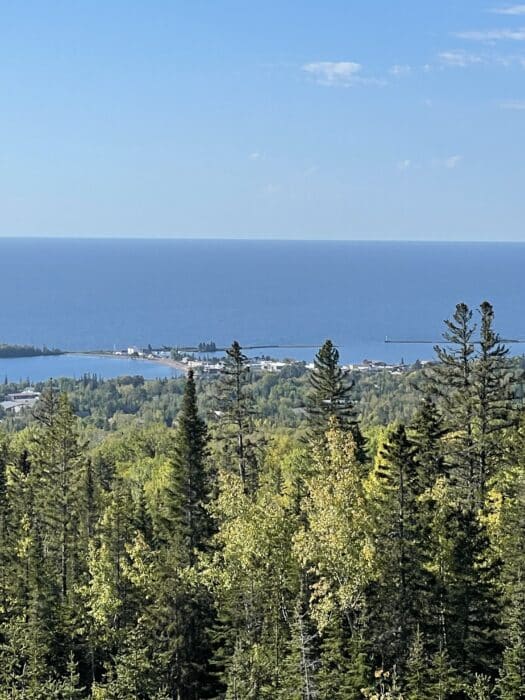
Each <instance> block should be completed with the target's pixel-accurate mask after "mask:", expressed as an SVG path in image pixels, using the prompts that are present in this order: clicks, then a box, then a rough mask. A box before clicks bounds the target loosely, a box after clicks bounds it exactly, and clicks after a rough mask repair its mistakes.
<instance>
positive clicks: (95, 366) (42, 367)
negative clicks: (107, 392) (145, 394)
mask: <svg viewBox="0 0 525 700" xmlns="http://www.w3.org/2000/svg"><path fill="white" fill-rule="evenodd" d="M84 374H95V375H96V376H98V377H103V378H104V379H110V378H112V377H121V376H124V375H128V376H134V375H142V376H143V377H144V378H145V379H160V378H162V377H179V376H181V375H182V372H179V371H177V370H176V369H172V368H171V367H167V366H166V365H162V364H159V363H158V362H148V361H147V360H133V359H127V358H111V357H96V356H93V355H52V356H48V357H17V358H11V359H0V380H4V378H5V377H7V379H8V381H10V382H26V380H27V381H28V383H29V382H45V381H47V380H48V379H52V378H55V379H56V378H59V377H73V378H76V379H80V378H81V377H82V376H83V375H84Z"/></svg>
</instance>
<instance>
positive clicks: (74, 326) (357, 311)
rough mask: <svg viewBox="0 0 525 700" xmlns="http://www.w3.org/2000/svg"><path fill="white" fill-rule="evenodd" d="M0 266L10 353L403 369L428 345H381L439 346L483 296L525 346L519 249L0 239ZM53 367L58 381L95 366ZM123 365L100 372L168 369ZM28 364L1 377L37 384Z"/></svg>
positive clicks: (61, 362) (522, 247)
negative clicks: (17, 349) (458, 307)
mask: <svg viewBox="0 0 525 700" xmlns="http://www.w3.org/2000/svg"><path fill="white" fill-rule="evenodd" d="M0 260H1V275H0V294H1V300H2V311H1V314H0V342H6V343H29V344H34V345H42V344H46V345H48V346H50V347H59V348H62V349H70V350H85V349H101V348H104V349H111V348H113V347H127V346H128V345H139V346H141V345H147V344H148V343H151V344H152V345H154V346H155V345H162V344H167V345H185V344H195V343H199V342H200V341H205V340H214V341H215V342H216V343H217V344H218V345H229V344H230V343H231V341H232V340H233V339H237V340H239V342H240V343H241V344H244V345H271V344H281V345H286V344H306V345H315V346H318V345H320V344H321V343H322V342H323V340H324V339H326V338H332V339H333V340H334V342H336V343H337V344H338V345H339V346H340V352H341V358H342V360H343V361H345V362H350V361H361V360H362V359H364V358H365V357H366V358H369V359H379V360H388V361H399V360H400V359H401V357H403V358H404V359H405V360H406V361H413V360H415V359H417V358H420V359H426V358H429V357H431V356H432V354H433V353H432V346H431V345H390V344H385V343H384V340H385V336H388V337H389V338H403V339H426V340H439V339H440V337H441V332H442V329H443V323H442V322H443V319H445V318H447V317H449V316H450V315H451V313H452V312H453V310H454V306H455V304H456V303H457V302H458V301H465V302H467V303H468V304H469V305H471V306H473V307H475V306H477V305H478V304H479V303H480V302H481V301H483V300H485V299H488V300H489V301H491V302H492V303H493V304H494V306H495V311H496V325H497V329H498V330H499V331H500V332H501V334H502V335H503V336H504V337H507V338H525V321H524V319H523V317H522V308H523V304H524V301H525V275H524V274H523V272H524V270H525V244H513V243H501V244H497V243H491V244H488V243H477V244H472V243H468V244H467V243H379V242H306V241H301V242H299V241H298V242H291V241H283V242H281V241H217V240H214V241H203V240H199V241H189V240H117V239H112V240H85V239H84V240H73V239H68V240H63V239H62V240H61V239H16V240H15V239H0ZM521 347H522V346H515V350H517V351H521ZM266 352H268V353H269V354H272V355H275V356H294V357H298V358H300V359H310V358H312V357H313V354H314V351H313V350H306V349H304V350H285V349H282V350H277V349H276V350H268V351H266ZM50 361H51V362H52V361H53V358H42V359H41V360H40V362H50ZM54 361H55V362H56V363H57V365H56V368H57V370H59V373H64V374H66V373H67V374H73V375H75V376H79V375H80V374H82V373H83V370H84V367H85V371H91V369H92V368H90V367H88V365H85V366H83V365H82V363H81V361H79V360H78V359H76V363H75V362H74V361H73V360H70V359H67V358H58V359H56V360H54ZM6 362H7V363H13V364H12V365H11V364H8V365H7V367H6ZM89 362H91V363H92V362H93V358H91V359H90V360H89ZM105 362H106V363H107V362H112V363H113V364H111V365H106V366H107V367H108V369H107V370H106V369H105V366H104V363H105ZM119 362H120V363H123V362H125V361H124V360H114V361H110V360H106V361H103V362H99V363H98V365H97V366H98V369H99V372H98V373H99V374H101V375H102V376H111V373H113V372H117V373H119V374H120V373H122V374H129V373H132V372H130V369H133V370H134V372H135V371H139V372H140V373H145V374H146V375H148V372H150V374H149V375H148V376H152V375H157V374H159V373H160V374H162V373H164V372H166V373H169V371H170V370H169V369H166V368H163V367H159V366H158V365H154V366H153V368H151V367H147V366H145V365H144V366H143V365H140V366H138V367H137V364H136V363H134V364H133V365H132V366H131V367H124V365H123V364H117V365H115V363H119ZM15 363H16V364H15ZM37 364H38V363H37V361H36V360H34V359H33V360H16V361H14V360H9V361H6V360H4V361H2V362H1V363H0V377H3V375H4V374H6V373H7V374H8V376H9V377H10V378H19V377H23V378H25V377H26V376H29V377H30V378H33V377H32V372H33V371H34V372H36V369H31V368H36V365H37ZM47 366H48V367H49V364H48V365H47ZM9 367H11V368H12V369H8V368H9ZM46 371H47V369H46ZM134 372H133V373H134ZM108 373H109V374H108ZM53 376H58V375H57V374H56V373H53Z"/></svg>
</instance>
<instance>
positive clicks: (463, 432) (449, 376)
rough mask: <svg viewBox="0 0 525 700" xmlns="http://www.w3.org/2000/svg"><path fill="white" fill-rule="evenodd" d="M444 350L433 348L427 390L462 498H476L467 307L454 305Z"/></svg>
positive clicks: (471, 342)
mask: <svg viewBox="0 0 525 700" xmlns="http://www.w3.org/2000/svg"><path fill="white" fill-rule="evenodd" d="M445 326H446V330H445V332H444V333H443V339H444V341H445V343H446V345H445V346H444V347H442V346H439V345H437V346H435V348H434V350H435V352H436V355H437V359H438V364H436V365H434V366H433V367H432V369H431V371H430V374H428V375H427V379H428V380H429V385H428V390H429V392H430V393H431V394H433V395H434V396H436V397H437V398H438V400H439V405H440V409H441V413H442V416H443V418H444V421H445V423H444V427H445V428H446V429H447V432H448V433H449V436H450V437H449V438H448V440H447V443H446V444H447V448H448V459H449V461H450V463H451V466H452V467H454V468H455V470H454V473H455V477H456V479H457V480H458V481H459V483H460V485H461V488H462V491H463V493H464V498H465V499H466V500H468V501H472V499H473V498H474V497H475V491H476V489H475V474H476V468H477V460H476V453H475V442H474V417H475V399H474V395H473V382H474V379H473V360H474V354H475V337H474V333H475V331H476V326H475V325H474V324H473V322H472V311H471V310H470V309H469V307H468V306H467V305H466V304H463V303H461V304H457V305H456V310H455V312H454V315H453V317H452V319H450V320H446V321H445Z"/></svg>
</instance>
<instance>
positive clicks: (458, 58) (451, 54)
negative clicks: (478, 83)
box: [439, 49, 484, 68]
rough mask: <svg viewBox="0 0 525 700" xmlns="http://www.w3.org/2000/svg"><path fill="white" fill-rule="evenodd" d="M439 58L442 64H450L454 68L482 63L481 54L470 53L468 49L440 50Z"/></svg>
mask: <svg viewBox="0 0 525 700" xmlns="http://www.w3.org/2000/svg"><path fill="white" fill-rule="evenodd" d="M439 60H440V62H441V63H442V64H443V65H445V66H452V67H454V68H466V67H467V66H473V65H476V64H480V63H484V58H483V56H480V55H479V54H474V53H470V52H469V51H463V50H461V49H458V50H454V51H442V52H441V53H440V54H439Z"/></svg>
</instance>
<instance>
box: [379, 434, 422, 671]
mask: <svg viewBox="0 0 525 700" xmlns="http://www.w3.org/2000/svg"><path fill="white" fill-rule="evenodd" d="M372 488H373V490H372V494H373V501H374V504H373V508H374V511H375V514H376V515H375V519H376V524H375V528H376V538H378V539H379V541H380V542H381V551H380V553H379V555H378V559H379V567H380V569H379V576H378V586H377V588H376V589H375V594H374V596H373V598H372V600H371V601H370V602H369V606H370V609H371V619H372V621H373V622H372V632H371V634H373V635H374V636H375V635H377V644H378V648H379V649H380V651H381V654H382V657H383V658H384V659H385V660H386V661H387V662H388V664H397V665H398V666H399V667H403V664H404V662H405V661H406V658H407V654H408V649H409V644H410V639H411V636H412V630H413V629H414V628H415V627H416V626H417V625H418V624H419V623H420V621H421V616H422V597H421V590H422V587H423V582H424V580H425V574H424V570H423V560H424V546H425V545H424V543H423V542H422V541H421V539H420V536H421V534H422V533H421V532H420V531H419V521H418V503H417V496H418V494H419V481H418V471H417V464H416V461H415V452H414V446H413V444H412V443H411V441H410V440H409V438H408V436H407V433H406V430H405V427H404V426H403V425H399V426H397V427H396V428H394V429H393V430H392V431H391V433H390V434H389V437H388V439H387V441H386V443H385V445H384V447H383V449H382V450H380V452H379V455H378V462H377V464H376V467H375V470H374V473H373V474H372Z"/></svg>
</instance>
